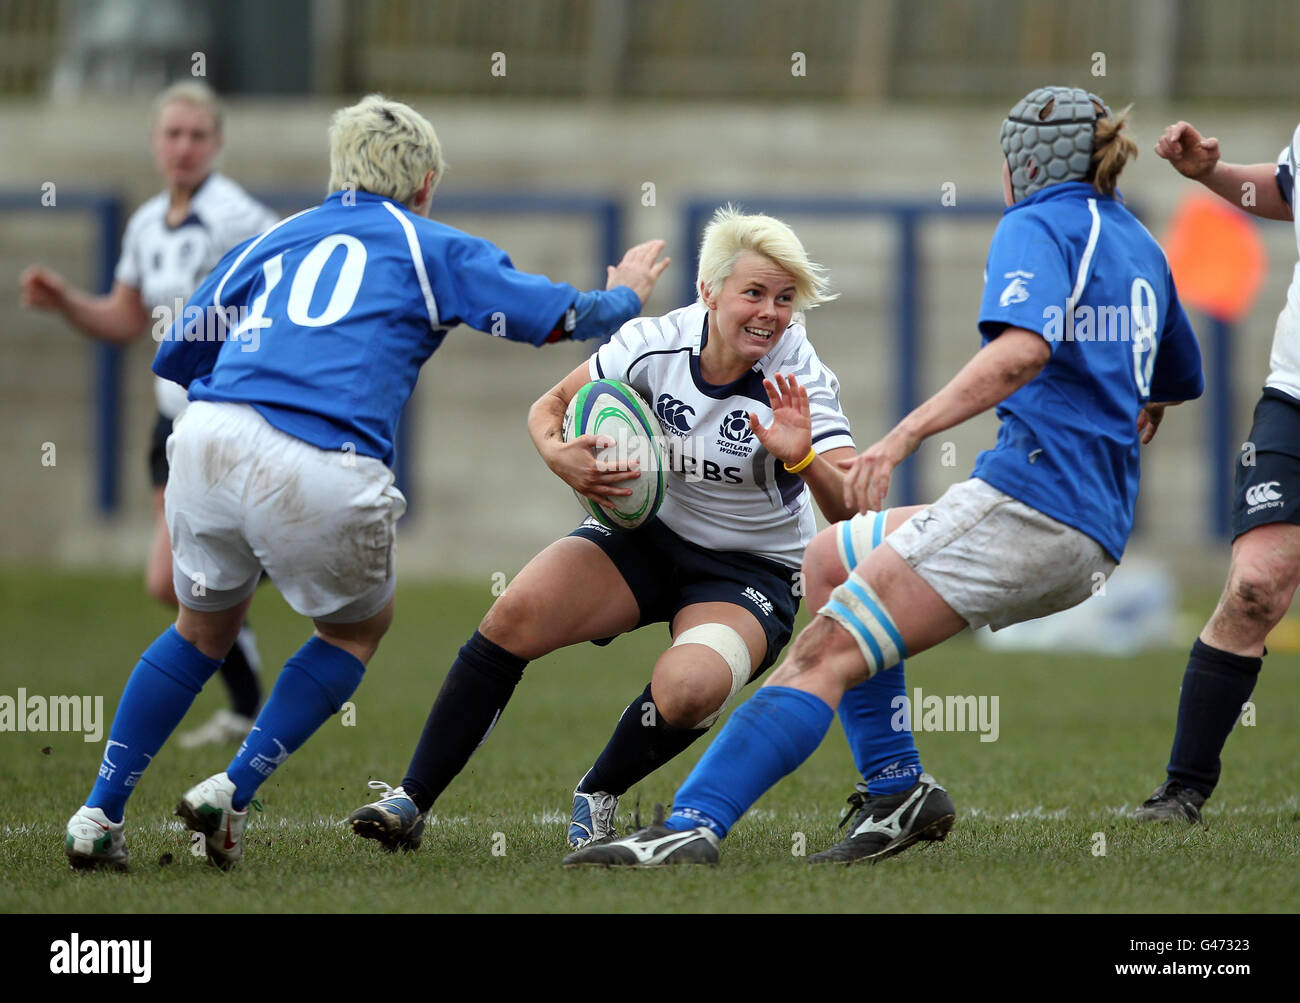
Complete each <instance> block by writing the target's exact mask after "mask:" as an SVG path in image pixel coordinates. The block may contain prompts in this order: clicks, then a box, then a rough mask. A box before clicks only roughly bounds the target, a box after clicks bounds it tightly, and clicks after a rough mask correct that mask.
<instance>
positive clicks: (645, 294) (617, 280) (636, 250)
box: [605, 240, 673, 306]
mask: <svg viewBox="0 0 1300 1003" xmlns="http://www.w3.org/2000/svg"><path fill="white" fill-rule="evenodd" d="M663 249H664V242H663V241H662V240H647V241H646V242H645V243H644V244H637V245H636V247H632V248H629V249H628V252H627V253H626V254H625V255H623V260H622V261H620V262H619V263H618V264H617V265H609V266H607V267H606V270H605V271H606V279H605V288H606V289H613V288H614V287H615V286H629V287H631V289H632V291H633V292H634V293H636V295H637V298H638V299H640V300H641V305H642V306H645V302H646V300H648V299H649V298H650V294H651V293H652V292H654V288H655V283H656V282H658V281H659V276H660V275H662V274H663V273H664V269H665V268H667V267H668V266H669V265H670V264H672V260H673V259H672V258H664V259H663V260H659V252H660V251H662V250H663Z"/></svg>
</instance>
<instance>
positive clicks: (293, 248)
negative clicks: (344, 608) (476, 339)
mask: <svg viewBox="0 0 1300 1003" xmlns="http://www.w3.org/2000/svg"><path fill="white" fill-rule="evenodd" d="M582 295H583V302H584V303H586V302H589V301H590V298H591V297H593V296H595V297H598V298H601V299H602V300H603V299H608V300H609V303H607V304H605V306H606V307H608V308H610V309H606V310H605V311H604V313H606V314H610V316H608V317H605V318H604V322H605V323H606V324H607V325H608V327H607V330H613V329H616V328H617V327H618V326H619V325H621V324H622V323H623V322H624V321H626V320H628V319H630V318H631V317H633V316H635V315H636V314H637V313H638V312H639V311H640V301H639V300H638V299H637V297H636V294H635V293H633V292H632V290H630V289H628V288H626V287H621V288H619V289H615V290H613V291H611V292H608V293H599V294H582ZM578 297H579V293H578V291H577V290H576V289H575V288H574V287H573V286H570V285H566V284H564V283H557V282H552V281H551V280H550V279H548V278H546V277H545V276H541V275H530V274H527V273H524V272H520V271H517V270H516V269H515V268H514V267H513V265H512V264H511V262H510V259H509V258H508V257H507V256H506V254H505V253H504V252H503V251H501V250H500V249H499V248H497V247H496V246H494V245H493V244H491V243H489V242H488V241H486V240H483V239H481V238H479V237H473V236H471V235H469V234H466V233H462V232H461V231H459V230H456V229H453V228H452V227H449V226H445V225H443V224H441V223H436V222H433V221H431V220H428V219H425V218H424V217H422V216H418V215H416V214H415V213H412V212H411V211H410V210H408V209H406V208H405V207H404V206H402V205H401V204H400V203H398V202H397V201H395V200H393V199H389V198H384V197H381V196H378V195H372V194H370V193H369V192H335V193H334V194H333V195H331V196H329V197H328V198H327V199H326V200H325V201H324V202H323V203H322V204H321V205H320V206H318V207H316V208H314V209H309V210H307V211H305V212H302V213H299V214H298V215H296V216H291V217H289V218H288V219H286V220H284V221H282V222H281V223H279V224H278V225H276V226H274V227H272V228H271V229H270V230H268V231H266V232H265V233H263V234H262V235H261V236H259V237H256V238H254V239H253V240H251V241H248V242H246V243H244V244H241V245H240V246H238V247H236V248H234V249H233V250H231V251H230V252H229V253H228V254H227V255H226V256H225V258H223V259H222V260H221V262H220V263H219V264H218V265H217V267H216V269H215V270H214V271H213V272H212V274H211V275H209V276H208V277H207V279H205V280H204V281H203V283H202V284H201V285H200V286H199V288H198V289H197V290H196V291H195V293H194V296H193V297H192V298H191V300H190V303H189V304H188V305H187V306H186V311H185V315H184V316H183V317H182V318H179V319H178V321H177V323H176V324H175V325H174V326H173V327H172V329H171V331H170V332H169V333H168V334H167V336H166V337H165V338H164V340H163V342H162V344H161V345H160V346H159V349H158V355H157V357H156V358H155V360H154V372H156V373H157V374H158V375H160V376H163V377H165V378H166V379H170V380H174V381H175V382H177V383H180V384H181V385H182V386H186V387H189V391H190V399H191V400H209V401H230V402H235V403H244V404H251V405H252V406H253V407H255V408H256V409H257V410H258V411H259V412H260V413H261V414H262V416H263V417H264V418H266V420H267V421H268V422H270V424H272V425H274V426H275V427H276V428H278V429H280V430H281V431H283V432H286V433H288V434H289V435H292V436H295V437H296V438H299V439H302V440H304V441H305V442H309V443H311V444H312V445H315V446H318V447H320V448H321V449H342V450H349V451H354V452H356V453H359V454H361V455H363V456H373V457H377V458H378V459H381V460H383V461H384V462H385V463H387V464H390V465H391V463H392V460H393V436H394V434H395V431H396V427H397V420H398V417H399V415H400V414H401V410H402V408H403V406H405V404H406V401H407V399H408V398H409V397H410V395H411V392H412V390H413V389H414V388H415V380H416V376H417V375H418V373H419V369H420V366H421V365H422V364H423V363H424V362H425V360H426V359H428V358H429V356H430V355H431V354H432V353H433V352H434V351H435V350H436V349H437V348H438V346H439V345H440V344H442V340H443V338H444V337H445V336H446V333H447V331H448V330H449V329H450V328H452V327H455V326H456V325H458V324H467V325H469V326H470V327H473V328H477V329H478V330H480V331H489V332H491V333H493V334H495V335H499V336H501V337H504V338H508V339H510V340H511V341H523V342H529V343H531V344H534V345H540V344H543V343H545V342H546V341H547V340H553V334H554V332H555V330H556V328H557V325H558V324H560V323H561V322H562V320H563V319H564V317H565V314H566V312H567V311H569V309H570V308H571V307H573V306H574V304H575V301H577V300H578ZM575 336H576V335H575Z"/></svg>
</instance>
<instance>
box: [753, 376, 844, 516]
mask: <svg viewBox="0 0 1300 1003" xmlns="http://www.w3.org/2000/svg"><path fill="white" fill-rule="evenodd" d="M763 387H764V389H766V390H767V397H768V400H769V401H771V404H772V424H771V425H770V426H768V427H767V428H764V427H763V424H762V422H760V421H759V420H758V415H756V414H754V413H753V412H750V415H749V427H750V429H751V430H753V432H754V434H755V435H756V436H757V437H758V441H759V442H761V443H762V444H763V448H765V449H766V450H767V451H768V452H769V453H771V454H772V455H773V456H775V457H776V458H777V459H778V460H779V461H780V462H782V463H784V464H785V466H786V469H787V470H790V469H794V470H795V472H796V473H798V475H799V476H800V477H801V478H803V482H804V483H805V484H807V485H808V490H809V491H811V492H812V496H813V500H814V501H815V502H816V503H817V507H818V508H820V509H821V510H822V514H823V515H824V516H826V518H827V520H828V521H830V522H832V523H834V522H842V521H843V520H845V519H848V518H850V517H851V516H852V515H853V512H852V510H850V509H849V508H848V506H847V505H845V503H844V468H845V466H847V464H848V463H851V462H852V460H853V457H854V456H855V455H856V453H857V451H856V450H855V449H854V448H853V446H850V445H845V446H837V447H833V448H831V449H828V450H825V451H824V452H823V451H820V450H816V449H815V448H814V446H813V434H812V407H811V404H810V403H809V400H808V391H807V389H806V388H804V387H802V386H800V385H799V381H798V379H796V378H795V377H794V376H793V375H791V376H786V375H784V374H782V373H777V374H776V376H775V377H774V378H773V379H770V380H764V381H763ZM829 434H831V435H832V436H833V438H832V439H831V441H834V440H835V439H840V440H843V439H844V438H846V437H847V434H848V433H847V432H842V433H838V432H835V433H829ZM810 457H811V459H809V458H810Z"/></svg>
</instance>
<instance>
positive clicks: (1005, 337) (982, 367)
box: [844, 327, 1052, 512]
mask: <svg viewBox="0 0 1300 1003" xmlns="http://www.w3.org/2000/svg"><path fill="white" fill-rule="evenodd" d="M1051 357H1052V350H1051V347H1050V346H1049V345H1048V343H1047V341H1046V340H1045V339H1044V338H1043V336H1042V335H1041V334H1037V333H1035V332H1034V331H1027V330H1025V329H1024V328H1020V327H1007V328H1005V329H1004V330H1003V331H1002V333H1001V334H999V335H998V336H997V337H995V338H994V339H993V340H992V341H990V342H989V343H988V344H986V345H985V346H984V347H983V348H981V349H980V350H979V351H978V352H976V353H975V357H974V358H973V359H971V360H970V362H968V363H966V365H965V366H963V367H962V370H961V372H959V373H958V374H957V375H956V376H954V377H953V378H952V380H951V381H949V383H948V385H947V386H946V387H944V388H943V389H942V390H940V391H939V392H938V393H937V394H935V395H934V396H933V397H931V398H930V399H929V400H928V401H926V402H925V403H924V404H922V405H921V406H920V407H918V408H917V409H916V410H915V411H913V412H911V413H910V414H909V415H907V417H905V418H904V419H903V420H902V421H900V422H899V423H898V424H897V425H895V426H894V427H893V429H892V430H891V431H890V432H889V434H888V435H886V436H885V437H884V438H883V439H881V440H880V441H879V442H877V443H876V444H875V445H873V446H871V447H870V448H869V449H867V450H866V451H865V452H864V453H862V455H860V456H859V457H858V458H857V459H856V460H855V461H854V463H853V465H852V466H851V467H850V468H849V470H848V471H847V473H846V475H845V480H844V504H845V505H846V506H847V507H849V508H851V509H852V510H853V511H854V512H866V511H868V510H869V509H879V508H880V506H881V505H882V504H883V503H884V501H885V495H886V494H888V493H889V482H890V479H891V477H892V476H893V472H894V468H895V467H896V466H898V464H900V463H902V462H903V460H905V459H907V457H909V456H911V455H912V454H913V453H914V452H916V449H917V447H918V446H920V445H921V443H922V442H924V441H925V440H926V439H927V438H929V437H930V436H932V435H934V434H935V433H937V432H943V431H945V430H947V429H950V428H952V427H953V426H954V425H960V424H961V423H962V422H964V421H967V420H968V419H970V418H973V417H975V416H976V415H977V414H983V413H984V412H985V411H987V410H988V409H989V408H991V407H993V406H995V405H997V404H999V403H1001V402H1002V401H1004V400H1006V399H1007V398H1008V397H1010V396H1011V395H1012V394H1013V393H1015V392H1016V391H1017V390H1019V389H1020V388H1021V387H1023V386H1024V385H1025V384H1027V383H1028V382H1029V381H1030V380H1032V379H1033V378H1034V377H1035V376H1037V375H1038V374H1039V373H1040V372H1042V369H1043V367H1044V366H1045V365H1047V362H1048V360H1049V359H1050V358H1051Z"/></svg>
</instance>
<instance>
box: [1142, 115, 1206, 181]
mask: <svg viewBox="0 0 1300 1003" xmlns="http://www.w3.org/2000/svg"><path fill="white" fill-rule="evenodd" d="M1156 156H1158V157H1163V158H1164V159H1165V160H1168V161H1169V163H1170V164H1172V165H1173V168H1174V170H1176V171H1177V172H1178V173H1179V174H1181V175H1182V176H1183V177H1185V178H1191V179H1192V180H1193V181H1199V180H1201V179H1202V178H1204V177H1205V176H1206V175H1207V174H1209V173H1210V172H1211V171H1212V170H1214V165H1215V164H1217V163H1218V162H1219V141H1218V140H1217V139H1214V138H1213V137H1210V138H1208V139H1206V138H1203V137H1202V136H1201V134H1200V133H1199V132H1197V131H1196V129H1195V127H1193V126H1192V125H1191V123H1189V122H1175V123H1174V124H1173V125H1171V126H1167V127H1166V128H1165V131H1164V133H1163V135H1161V137H1160V140H1159V142H1157V143H1156Z"/></svg>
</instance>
